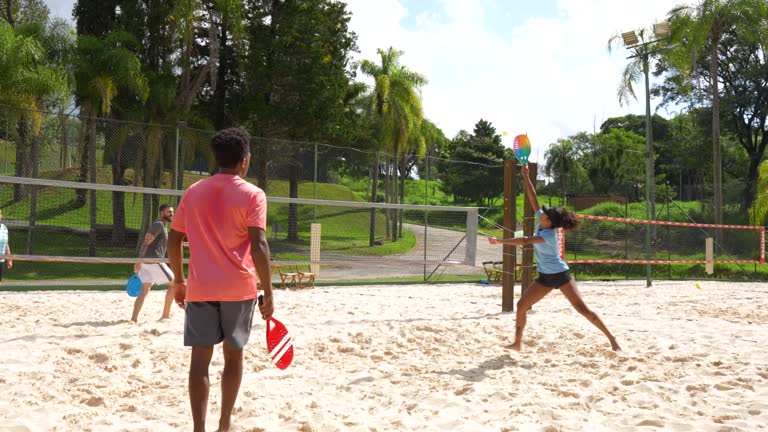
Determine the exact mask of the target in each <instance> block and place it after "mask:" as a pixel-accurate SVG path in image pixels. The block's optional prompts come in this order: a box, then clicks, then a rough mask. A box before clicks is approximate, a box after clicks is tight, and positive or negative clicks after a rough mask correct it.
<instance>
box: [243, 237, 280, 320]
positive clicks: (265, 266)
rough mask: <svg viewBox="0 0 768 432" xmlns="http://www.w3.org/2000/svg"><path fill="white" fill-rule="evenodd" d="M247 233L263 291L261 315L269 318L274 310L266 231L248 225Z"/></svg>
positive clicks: (260, 307)
mask: <svg viewBox="0 0 768 432" xmlns="http://www.w3.org/2000/svg"><path fill="white" fill-rule="evenodd" d="M248 235H249V236H250V238H251V257H252V258H253V264H254V266H256V274H257V275H258V276H259V281H261V290H262V291H263V292H264V304H262V305H260V306H259V310H260V311H261V317H262V318H264V319H265V320H266V319H269V318H271V317H272V313H274V311H275V306H274V303H273V301H272V272H271V270H270V268H269V262H270V253H269V243H268V242H267V233H266V231H264V230H263V229H262V228H256V227H248Z"/></svg>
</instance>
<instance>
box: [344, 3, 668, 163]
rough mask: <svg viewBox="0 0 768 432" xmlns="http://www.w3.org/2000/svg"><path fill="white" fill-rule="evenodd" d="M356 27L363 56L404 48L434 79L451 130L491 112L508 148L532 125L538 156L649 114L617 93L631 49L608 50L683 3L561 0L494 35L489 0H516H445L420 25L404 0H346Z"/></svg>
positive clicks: (439, 118)
mask: <svg viewBox="0 0 768 432" xmlns="http://www.w3.org/2000/svg"><path fill="white" fill-rule="evenodd" d="M347 3H348V5H349V10H350V12H351V13H352V20H351V23H350V26H351V28H352V30H353V31H355V32H356V33H357V34H358V46H359V48H360V51H361V52H360V55H359V56H360V58H367V59H371V60H377V59H378V57H377V55H376V49H377V48H386V47H389V46H394V47H395V48H397V49H400V50H403V51H405V55H404V56H403V58H402V62H403V64H405V65H406V66H407V67H409V68H410V69H412V70H415V71H418V72H420V73H422V74H424V75H426V77H427V78H428V79H429V81H430V82H429V84H428V85H427V86H426V87H425V88H424V89H423V93H422V95H423V104H424V113H425V115H426V116H427V117H428V118H429V119H430V120H432V121H433V122H435V123H436V124H437V125H438V126H439V127H440V128H442V129H443V131H444V132H445V133H446V134H447V135H448V136H453V135H454V134H455V133H456V132H458V131H459V130H460V129H466V130H471V129H472V127H473V126H474V124H475V122H476V121H477V120H479V119H480V118H484V119H486V120H489V121H491V122H493V124H494V125H495V126H496V128H497V130H499V131H506V132H508V135H507V136H506V137H505V138H504V142H505V145H507V146H511V144H512V138H513V137H514V135H516V134H518V133H523V132H527V133H528V135H529V136H530V138H531V141H532V145H533V154H532V160H533V161H536V155H537V154H538V155H539V160H541V159H543V156H544V151H545V150H546V148H547V146H548V145H549V144H550V143H552V142H555V141H556V140H557V139H558V138H564V137H566V136H568V135H571V134H573V133H576V132H579V131H584V130H586V131H592V129H593V127H598V128H599V126H600V123H602V120H604V119H606V118H608V117H611V116H619V115H624V114H627V113H638V114H642V113H644V112H645V109H644V104H643V103H642V101H643V97H644V93H643V92H642V85H640V86H638V87H640V90H641V91H640V92H638V97H639V98H640V101H641V102H640V103H633V104H632V105H630V106H629V107H623V108H622V107H620V106H619V104H618V101H617V97H616V89H617V87H618V82H619V77H620V73H621V70H622V68H623V67H624V65H625V64H626V62H627V60H626V56H627V51H626V50H624V49H623V48H618V49H617V50H615V51H614V52H613V53H611V54H609V53H608V51H607V41H608V38H609V37H610V36H612V35H613V34H615V33H616V32H618V31H620V30H630V29H636V28H639V27H643V26H650V25H651V24H652V23H654V22H658V21H661V20H663V19H664V17H665V15H666V13H667V11H669V9H671V8H672V7H674V6H675V5H676V4H677V3H678V1H677V0H647V1H645V2H642V3H640V2H637V1H634V0H559V1H558V2H557V15H556V16H549V17H538V18H529V19H526V20H523V21H520V20H518V19H517V18H516V17H515V11H514V7H513V6H510V7H508V9H509V12H506V11H505V12H504V16H505V17H506V16H507V14H508V13H509V15H510V26H509V28H508V29H507V31H506V32H503V34H502V32H498V31H497V32H496V33H492V32H491V31H490V30H489V29H488V28H486V26H485V25H484V20H485V13H486V12H485V11H484V10H483V9H482V8H483V5H485V6H486V7H490V6H491V5H492V4H495V5H496V6H497V8H496V12H497V13H498V11H499V10H502V11H503V10H504V5H506V4H512V2H504V1H497V2H495V3H493V2H490V3H489V2H485V3H480V2H466V1H461V0H441V1H440V5H441V7H442V10H440V11H430V12H429V13H423V14H421V15H420V16H417V17H414V18H415V22H416V23H417V24H418V25H417V26H411V27H416V28H417V29H416V30H408V29H406V28H405V27H404V25H403V20H404V19H405V18H406V17H408V16H409V14H410V12H409V11H408V9H407V7H406V6H405V5H404V3H403V2H401V1H398V0H381V1H377V2H370V1H369V0H348V1H347Z"/></svg>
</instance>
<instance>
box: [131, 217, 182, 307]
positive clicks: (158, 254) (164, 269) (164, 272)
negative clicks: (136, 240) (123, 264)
mask: <svg viewBox="0 0 768 432" xmlns="http://www.w3.org/2000/svg"><path fill="white" fill-rule="evenodd" d="M159 213H160V217H159V219H157V220H156V221H155V222H154V223H152V225H151V226H150V227H149V229H148V230H147V234H146V235H145V236H144V243H143V244H142V245H141V252H140V253H139V258H165V251H166V249H167V248H168V231H167V230H166V226H167V225H168V224H169V223H170V222H172V221H173V214H174V210H173V207H172V206H171V205H170V204H162V205H161V206H160V208H159ZM133 271H135V272H136V273H138V275H139V279H141V293H140V294H139V296H138V297H136V301H135V302H134V304H133V315H131V321H133V322H138V320H139V312H141V307H142V306H143V305H144V299H145V298H147V294H149V290H150V289H152V285H154V284H158V285H160V284H165V283H167V284H168V290H167V291H166V293H165V304H164V305H163V314H162V316H161V317H160V319H167V318H170V317H171V304H172V303H173V272H171V269H170V268H169V267H168V266H167V265H166V264H165V263H151V264H146V263H141V262H137V263H136V264H134V266H133Z"/></svg>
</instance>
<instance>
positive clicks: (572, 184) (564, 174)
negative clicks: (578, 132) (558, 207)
mask: <svg viewBox="0 0 768 432" xmlns="http://www.w3.org/2000/svg"><path fill="white" fill-rule="evenodd" d="M545 157H546V162H545V164H544V175H545V176H547V177H550V178H551V179H552V181H553V183H554V184H555V185H557V186H559V189H560V198H561V200H562V202H566V201H565V200H566V197H567V196H568V195H569V194H571V193H575V192H577V191H578V192H579V193H582V194H583V193H589V192H591V191H592V184H591V183H590V181H589V176H588V175H587V171H586V169H585V168H584V167H583V166H582V160H581V159H582V158H583V155H582V154H581V151H580V149H579V146H578V145H577V144H576V143H575V142H574V141H573V140H572V139H570V138H567V139H558V140H557V142H556V143H554V144H551V145H550V146H549V148H548V149H547V151H546V152H545Z"/></svg>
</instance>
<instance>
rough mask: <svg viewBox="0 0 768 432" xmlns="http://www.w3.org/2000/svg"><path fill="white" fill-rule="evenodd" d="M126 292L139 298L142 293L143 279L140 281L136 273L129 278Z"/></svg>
mask: <svg viewBox="0 0 768 432" xmlns="http://www.w3.org/2000/svg"><path fill="white" fill-rule="evenodd" d="M125 291H126V292H128V295H129V296H131V297H137V296H138V295H139V294H140V293H141V279H139V275H137V274H136V273H134V274H132V275H131V277H129V278H128V283H126V284H125Z"/></svg>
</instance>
